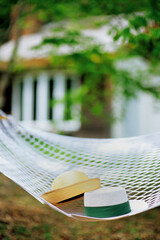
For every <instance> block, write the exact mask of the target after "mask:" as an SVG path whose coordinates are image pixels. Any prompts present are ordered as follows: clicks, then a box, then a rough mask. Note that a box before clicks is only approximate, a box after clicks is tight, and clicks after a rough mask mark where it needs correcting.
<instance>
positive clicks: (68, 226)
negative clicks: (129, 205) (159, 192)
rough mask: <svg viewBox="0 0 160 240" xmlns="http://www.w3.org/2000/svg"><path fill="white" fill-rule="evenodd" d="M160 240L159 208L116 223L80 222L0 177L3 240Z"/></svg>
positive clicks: (1, 235) (1, 237) (0, 235)
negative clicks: (43, 203) (49, 206)
mask: <svg viewBox="0 0 160 240" xmlns="http://www.w3.org/2000/svg"><path fill="white" fill-rule="evenodd" d="M25 239H30V240H160V208H155V209H152V210H150V211H148V212H145V213H142V214H139V215H136V216H133V217H130V218H125V219H121V220H116V221H106V222H94V223H93V222H92V223H90V222H80V221H77V220H74V219H71V218H69V217H66V216H64V215H63V214H61V213H59V212H56V211H54V210H52V209H50V208H48V207H47V206H44V205H42V204H41V203H39V202H38V201H37V200H36V199H34V198H33V197H32V196H30V195H29V194H28V193H27V192H25V191H24V190H23V189H21V188H20V187H19V186H17V185H16V184H15V183H14V182H12V181H11V180H9V179H8V178H6V177H5V176H3V175H0V240H25Z"/></svg>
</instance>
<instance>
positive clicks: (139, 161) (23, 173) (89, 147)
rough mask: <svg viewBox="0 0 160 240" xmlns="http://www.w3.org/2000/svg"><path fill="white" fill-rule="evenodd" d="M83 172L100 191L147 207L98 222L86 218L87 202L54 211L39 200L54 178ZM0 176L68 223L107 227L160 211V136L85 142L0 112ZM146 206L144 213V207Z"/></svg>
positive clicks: (78, 200) (69, 203)
mask: <svg viewBox="0 0 160 240" xmlns="http://www.w3.org/2000/svg"><path fill="white" fill-rule="evenodd" d="M72 169H75V170H80V171H83V172H84V173H86V174H87V175H88V176H89V178H93V177H99V178H100V180H101V186H122V187H124V188H125V189H126V191H127V194H128V198H129V200H131V201H132V200H133V201H137V200H140V202H144V203H145V205H144V204H142V205H141V204H139V205H138V208H136V209H135V211H132V212H130V213H129V214H126V215H123V216H118V217H113V218H108V219H106V218H105V219H96V218H94V217H87V216H85V214H84V205H83V196H81V197H79V198H76V199H73V200H72V201H64V202H62V203H58V204H55V205H52V204H50V203H49V202H47V201H46V200H44V199H43V198H42V197H41V195H42V194H43V193H45V192H47V191H50V190H51V183H52V181H53V179H54V178H55V177H57V176H58V175H60V174H61V173H63V172H65V171H69V170H72ZM0 171H1V173H3V174H4V175H6V176H7V177H8V178H10V179H11V180H13V181H14V182H16V183H17V184H18V185H19V186H21V187H22V188H23V189H25V190H26V191H27V192H28V193H30V194H31V195H32V196H33V197H35V198H36V199H37V200H38V201H40V202H41V203H43V204H46V205H48V206H49V207H51V208H52V209H55V210H57V211H59V212H61V213H63V214H65V215H67V216H69V217H72V218H75V219H79V220H86V221H95V220H96V221H104V220H112V219H118V218H122V217H128V216H131V215H135V214H137V213H140V212H143V211H146V210H149V209H152V208H154V207H157V206H159V205H160V133H154V134H151V135H146V136H138V137H132V138H121V139H83V138H77V137H69V136H62V135H58V134H52V133H47V132H43V131H37V130H33V129H29V128H23V127H22V126H21V125H20V124H18V123H17V122H16V121H15V120H14V119H13V118H12V117H11V116H7V115H5V114H4V113H3V112H2V111H1V112H0ZM144 206H145V207H144Z"/></svg>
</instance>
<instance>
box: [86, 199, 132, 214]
mask: <svg viewBox="0 0 160 240" xmlns="http://www.w3.org/2000/svg"><path fill="white" fill-rule="evenodd" d="M84 210H85V215H86V216H88V217H97V218H107V217H116V216H119V215H123V214H126V213H129V212H131V208H130V204H129V201H127V202H125V203H121V204H117V205H113V206H104V207H84Z"/></svg>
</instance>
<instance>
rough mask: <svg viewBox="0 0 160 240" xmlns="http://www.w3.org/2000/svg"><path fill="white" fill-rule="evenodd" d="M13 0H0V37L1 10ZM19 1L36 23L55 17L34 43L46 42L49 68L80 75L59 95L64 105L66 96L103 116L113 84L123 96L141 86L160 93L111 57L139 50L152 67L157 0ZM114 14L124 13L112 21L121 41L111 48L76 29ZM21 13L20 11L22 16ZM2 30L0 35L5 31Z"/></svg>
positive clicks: (158, 48) (158, 47)
mask: <svg viewBox="0 0 160 240" xmlns="http://www.w3.org/2000/svg"><path fill="white" fill-rule="evenodd" d="M17 2H18V1H16V0H14V1H13V0H12V1H11V0H9V1H8V4H5V1H4V0H0V4H1V6H2V7H1V10H0V38H1V35H3V33H4V32H5V33H6V32H7V31H8V27H9V18H7V16H8V15H10V13H11V9H12V7H13V6H15V4H17ZM25 4H26V6H30V8H28V9H29V10H28V12H27V13H25V14H29V15H31V14H35V15H36V16H37V18H38V19H39V20H40V21H41V22H42V24H43V23H48V22H53V23H56V26H55V27H54V29H53V34H52V35H51V36H50V37H46V38H45V39H44V40H43V41H42V43H41V44H39V46H36V47H35V48H41V47H43V46H44V45H47V46H48V45H49V46H52V51H51V60H52V65H53V66H54V68H59V69H62V68H63V69H64V68H66V69H67V70H69V71H72V72H74V73H76V74H77V75H78V76H81V78H82V86H81V88H79V89H77V90H76V91H75V92H74V93H70V94H68V95H66V96H65V100H66V102H67V104H68V109H70V106H71V102H72V101H73V102H78V101H80V102H81V103H82V105H83V106H85V108H87V109H89V110H90V112H91V113H92V114H93V115H98V116H103V117H105V118H106V117H107V118H108V116H109V114H110V110H107V111H106V102H110V99H111V97H112V96H113V94H118V91H119V89H120V91H121V92H122V94H123V95H124V96H125V97H126V98H130V97H135V96H136V93H137V91H147V92H149V93H151V94H153V95H154V96H156V97H158V98H159V97H160V88H154V87H151V86H148V85H147V84H145V83H144V80H143V77H142V75H141V74H139V76H137V77H136V78H135V77H134V78H133V76H132V75H131V74H129V73H128V72H127V71H125V70H120V69H117V68H116V67H115V61H117V60H119V59H121V57H123V58H128V57H131V56H140V57H142V58H144V59H145V60H147V61H148V63H149V64H150V65H152V66H154V67H155V66H157V65H158V64H159V60H160V2H159V0H142V1H138V0H135V1H127V0H114V1H112V0H108V1H106V0H101V1H100V0H91V1H89V0H75V1H73V0H72V1H71V0H62V1H57V0H46V1H39V0H33V1H32V2H31V1H30V0H26V2H25ZM26 11H27V9H26ZM119 14H120V16H121V17H122V18H126V19H127V21H128V25H127V26H126V27H121V28H120V24H118V27H115V26H113V27H112V30H113V32H114V33H115V35H114V40H115V41H118V40H122V46H121V48H120V49H119V50H118V51H117V52H116V53H114V54H108V53H105V52H104V46H103V45H100V44H97V43H95V41H94V39H92V38H89V37H86V36H84V35H83V34H82V30H83V29H87V28H97V27H99V26H102V25H103V24H108V20H107V18H105V16H108V15H110V16H112V19H113V18H114V16H119ZM97 16H98V17H99V18H97ZM23 17H24V16H21V18H22V19H23ZM93 19H94V20H93ZM57 22H59V24H57ZM22 24H24V23H23V21H22ZM4 36H5V38H4V39H5V40H6V39H7V37H8V34H7V35H5V34H4ZM106 37H107V35H106ZM2 41H4V40H2ZM66 45H67V46H68V47H69V49H70V51H69V54H68V55H63V56H62V55H59V54H58V51H59V48H60V47H61V46H66ZM157 68H158V67H157ZM19 70H20V66H19ZM105 114H106V115H105ZM65 118H66V119H69V118H70V110H69V111H68V112H65Z"/></svg>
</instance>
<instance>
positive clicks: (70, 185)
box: [41, 170, 100, 204]
mask: <svg viewBox="0 0 160 240" xmlns="http://www.w3.org/2000/svg"><path fill="white" fill-rule="evenodd" d="M98 188H100V179H99V178H91V179H89V178H88V176H87V175H86V174H85V173H83V172H81V171H77V170H71V171H68V172H65V173H63V174H61V175H59V176H58V177H57V178H55V179H54V181H53V183H52V190H51V191H49V192H46V193H44V194H42V195H41V197H42V198H43V199H45V200H47V201H48V202H50V203H52V204H56V203H58V202H61V201H64V200H67V199H70V198H72V197H75V196H78V195H80V194H83V193H84V192H88V191H92V190H95V189H98Z"/></svg>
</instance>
